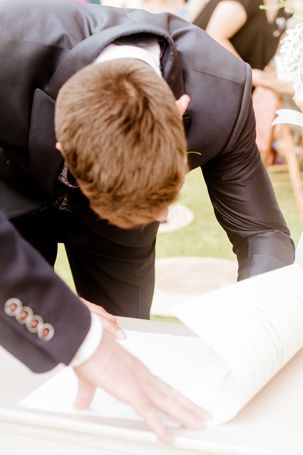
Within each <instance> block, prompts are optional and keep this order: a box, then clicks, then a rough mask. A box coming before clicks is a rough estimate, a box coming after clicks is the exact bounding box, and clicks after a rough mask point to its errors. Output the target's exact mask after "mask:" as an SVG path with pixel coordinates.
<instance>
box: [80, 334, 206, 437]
mask: <svg viewBox="0 0 303 455" xmlns="http://www.w3.org/2000/svg"><path fill="white" fill-rule="evenodd" d="M75 372H76V375H77V376H78V380H79V385H78V395H77V399H76V402H75V407H76V408H78V409H86V408H88V407H89V406H90V404H91V402H92V399H93V397H94V393H95V390H96V388H97V387H100V388H101V389H103V390H105V391H106V392H108V393H110V394H111V395H113V396H114V397H116V398H117V399H119V400H121V401H123V402H124V403H127V404H129V405H130V406H132V407H133V408H134V410H135V411H136V412H137V413H138V414H139V415H140V416H141V417H142V418H143V419H144V420H145V422H146V424H147V425H148V427H149V428H150V429H151V430H152V431H153V432H154V433H155V434H156V435H157V436H158V438H159V439H160V440H161V441H162V442H166V443H168V442H171V440H172V435H171V433H170V431H169V429H168V428H167V427H166V426H165V425H164V424H163V422H162V419H161V416H160V413H161V412H162V413H164V414H166V415H168V416H170V417H172V418H174V419H175V420H176V421H178V422H180V423H181V424H182V425H183V426H184V427H185V428H189V429H192V430H195V429H197V430H198V429H202V428H203V426H204V423H205V422H206V421H207V420H209V415H208V413H207V412H205V411H203V410H202V409H201V408H200V407H198V406H197V405H195V404H194V403H192V402H191V401H189V400H188V399H187V398H185V397H184V396H183V395H182V394H180V393H179V392H177V391H176V390H174V389H172V388H171V387H170V386H168V385H167V384H165V383H164V382H162V381H161V380H160V379H159V378H157V377H156V376H154V375H153V374H152V373H151V372H150V371H149V370H148V369H147V368H146V367H145V366H144V365H143V363H142V362H140V361H139V360H138V359H137V358H136V357H134V356H133V355H132V354H130V353H129V352H127V351H126V350H125V349H123V348H122V347H121V346H120V345H119V344H118V343H117V342H116V341H115V340H114V338H113V336H112V335H111V334H110V333H109V332H108V331H107V330H106V329H104V332H103V336H102V340H101V343H100V345H99V347H98V348H97V350H96V352H95V353H94V355H93V356H92V357H91V358H90V359H88V360H87V361H86V362H84V363H82V364H81V365H79V366H77V367H75Z"/></svg>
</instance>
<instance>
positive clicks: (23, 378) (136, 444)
mask: <svg viewBox="0 0 303 455" xmlns="http://www.w3.org/2000/svg"><path fill="white" fill-rule="evenodd" d="M120 323H121V325H122V326H123V327H125V328H127V329H133V330H146V331H153V332H162V333H163V332H164V333H174V334H178V335H184V336H186V335H192V333H191V332H190V331H189V330H188V329H187V328H186V327H185V326H182V325H181V324H173V323H163V322H158V321H142V320H141V321H139V320H132V319H127V318H121V319H120ZM0 365H1V366H0V387H1V394H0V453H1V454H3V455H15V454H18V455H19V454H20V453H22V455H29V454H31V455H36V454H37V455H38V454H39V455H40V454H41V453H43V455H48V454H55V455H70V454H72V455H80V454H81V455H97V454H98V455H100V454H102V455H103V454H105V455H112V454H115V455H126V454H127V455H129V454H137V455H145V454H146V455H154V454H157V455H158V454H176V455H177V454H182V455H185V454H186V455H187V454H199V455H215V454H216V455H299V454H300V455H303V351H301V352H300V353H299V354H297V356H296V357H295V358H293V359H292V360H291V361H290V362H289V364H288V365H287V366H286V367H285V368H284V369H283V370H282V371H281V372H280V373H279V374H278V375H277V376H276V377H275V378H274V379H273V380H272V381H271V382H270V384H268V385H267V386H266V387H265V388H264V389H263V390H262V391H261V392H260V393H259V394H258V395H257V396H256V397H255V398H254V399H253V400H252V401H251V402H250V403H249V404H248V405H247V406H246V407H245V408H244V409H243V410H242V411H241V412H240V413H239V415H238V416H237V417H236V418H234V419H233V420H232V421H231V422H228V423H226V424H224V425H219V426H216V427H209V428H207V429H206V430H204V431H200V432H192V431H188V430H177V431H176V437H175V442H174V444H173V445H171V446H165V445H163V444H161V443H159V442H158V441H157V439H156V437H155V436H154V435H153V434H152V433H150V432H149V431H148V430H147V429H146V427H145V425H144V423H143V422H133V421H122V420H121V421H117V420H115V421H110V420H109V419H102V418H96V417H91V416H85V417H83V416H82V417H80V416H73V417H65V416H62V415H59V414H53V413H46V412H39V411H29V410H25V409H24V408H22V407H21V406H19V405H18V402H19V400H20V399H21V398H23V397H24V396H26V395H27V394H28V393H29V392H31V391H32V390H34V389H35V388H36V387H37V386H38V385H39V384H41V383H43V382H44V381H46V380H47V379H49V378H50V377H51V376H52V375H53V374H55V373H56V371H57V369H55V370H53V371H52V372H49V373H46V374H42V375H35V374H32V373H31V372H29V371H28V370H27V369H26V368H25V367H24V366H23V365H22V364H20V363H19V362H18V361H17V360H15V359H14V358H12V357H11V356H10V355H9V354H7V353H6V352H5V351H4V350H0Z"/></svg>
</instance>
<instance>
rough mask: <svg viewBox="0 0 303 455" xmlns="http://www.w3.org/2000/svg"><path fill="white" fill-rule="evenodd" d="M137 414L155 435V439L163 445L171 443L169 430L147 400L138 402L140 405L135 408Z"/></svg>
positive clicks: (171, 437)
mask: <svg viewBox="0 0 303 455" xmlns="http://www.w3.org/2000/svg"><path fill="white" fill-rule="evenodd" d="M135 409H136V411H137V413H138V414H139V415H140V416H141V417H142V418H143V419H144V421H145V423H146V425H147V426H148V427H149V429H150V430H151V431H153V432H154V433H155V435H156V436H157V438H158V439H159V440H160V441H162V442H164V443H165V444H170V443H172V441H173V436H172V433H171V430H169V428H168V427H167V426H165V425H164V424H163V422H162V419H161V416H160V415H159V413H158V412H157V410H156V408H154V407H153V405H152V403H150V402H149V401H148V400H146V401H145V400H140V405H139V406H138V407H137V408H135Z"/></svg>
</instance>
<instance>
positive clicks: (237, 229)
mask: <svg viewBox="0 0 303 455" xmlns="http://www.w3.org/2000/svg"><path fill="white" fill-rule="evenodd" d="M247 68H248V67H247ZM250 87H251V86H250V71H248V72H247V79H246V82H245V84H244V90H243V96H242V100H241V103H240V108H239V111H238V116H237V121H236V123H235V126H234V128H233V132H232V134H231V137H230V139H229V141H228V143H227V145H226V147H225V148H224V150H223V151H221V153H219V154H218V155H217V156H216V157H215V158H213V159H212V160H210V161H209V162H208V163H206V164H205V166H203V174H204V178H205V180H206V183H207V186H208V190H209V194H210V198H211V201H212V204H213V206H214V210H215V214H216V217H217V219H218V221H219V222H220V224H221V225H222V227H223V228H224V229H225V231H226V233H227V235H228V237H229V239H230V241H231V242H232V244H233V251H234V252H235V253H236V255H237V258H238V263H239V275H238V278H239V279H243V278H247V277H249V276H252V275H256V274H259V273H263V272H266V271H269V270H272V269H275V268H279V267H282V266H285V265H288V264H291V263H293V261H294V245H293V242H292V240H291V239H290V233H289V230H288V228H287V226H286V223H285V220H284V218H283V215H282V213H281V210H280V208H279V206H278V203H277V200H276V197H275V194H274V191H273V188H272V185H271V182H270V179H269V176H268V173H267V171H266V170H265V168H264V166H263V163H262V162H261V158H260V153H259V150H258V149H257V146H256V143H255V117H254V112H253V108H252V102H251V96H250Z"/></svg>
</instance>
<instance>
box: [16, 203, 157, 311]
mask: <svg viewBox="0 0 303 455" xmlns="http://www.w3.org/2000/svg"><path fill="white" fill-rule="evenodd" d="M11 222H12V223H13V224H14V225H15V227H16V228H17V229H18V231H19V232H20V234H21V235H22V236H23V237H24V238H25V239H26V240H27V241H28V242H29V243H31V244H32V245H33V246H34V247H35V248H36V249H37V250H38V251H39V252H40V253H41V254H42V256H43V257H44V258H45V259H46V260H47V261H48V262H49V263H50V264H51V265H52V266H53V265H54V263H55V260H56V256H57V245H58V243H64V245H65V249H66V253H67V256H68V259H69V263H70V267H71V271H72V275H73V278H74V282H75V286H76V289H77V292H78V294H79V295H80V296H81V297H84V298H85V299H87V300H89V301H91V302H94V303H96V304H98V305H101V306H103V307H104V308H105V309H106V310H107V311H109V312H110V313H112V314H115V315H119V316H129V317H136V318H149V314H150V306H151V301H152V296H153V291H154V259H155V239H156V233H157V229H158V224H157V223H152V224H150V225H148V226H146V227H144V228H139V229H132V230H123V229H119V228H117V227H115V226H110V225H109V224H108V223H107V222H106V221H104V220H99V221H98V223H97V225H96V226H95V227H94V228H92V227H91V226H90V225H89V223H86V222H85V219H84V218H83V217H82V219H81V217H80V216H79V215H77V214H75V213H73V212H69V211H64V210H59V209H58V208H54V207H51V208H47V209H44V210H41V211H40V212H36V213H31V214H28V215H24V216H21V217H18V218H14V219H12V220H11Z"/></svg>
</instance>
